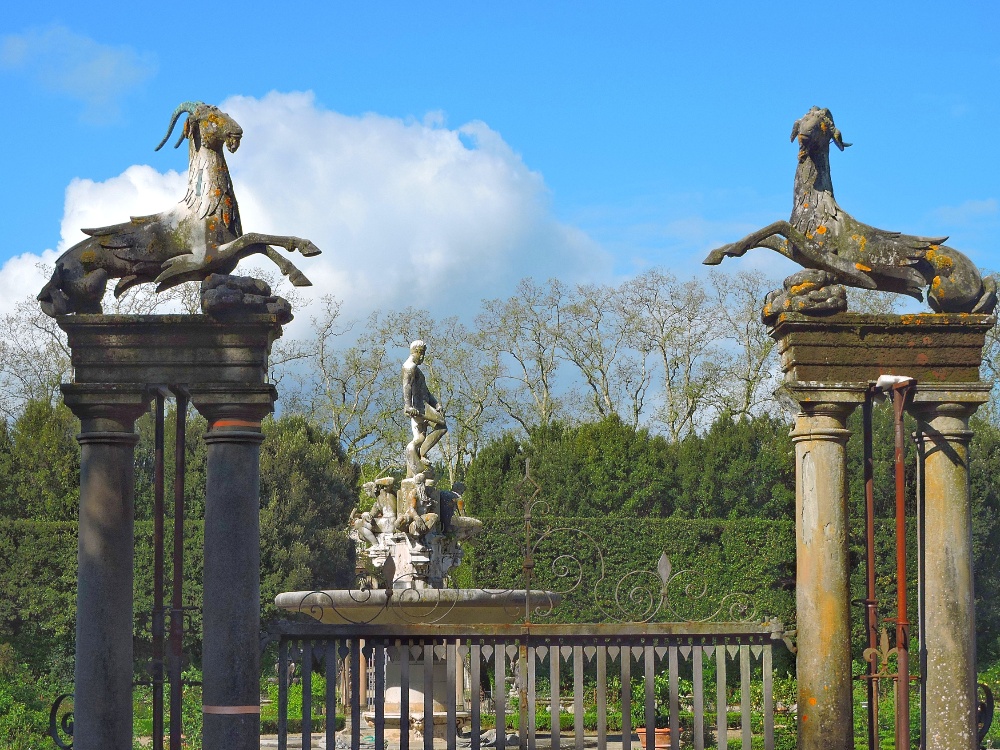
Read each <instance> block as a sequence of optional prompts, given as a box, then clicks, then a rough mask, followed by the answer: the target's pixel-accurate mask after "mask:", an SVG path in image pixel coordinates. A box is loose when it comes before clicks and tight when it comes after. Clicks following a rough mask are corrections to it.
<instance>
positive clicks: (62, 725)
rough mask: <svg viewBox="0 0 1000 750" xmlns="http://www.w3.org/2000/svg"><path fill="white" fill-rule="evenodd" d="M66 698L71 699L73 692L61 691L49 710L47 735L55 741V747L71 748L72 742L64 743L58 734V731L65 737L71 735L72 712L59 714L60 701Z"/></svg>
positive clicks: (65, 749) (66, 749) (69, 749)
mask: <svg viewBox="0 0 1000 750" xmlns="http://www.w3.org/2000/svg"><path fill="white" fill-rule="evenodd" d="M67 698H69V699H70V700H72V698H73V694H72V693H63V694H62V695H60V696H59V697H58V698H56V700H55V702H54V703H53V704H52V708H51V709H50V710H49V737H51V738H52V741H53V742H55V743H56V747H59V748H62V750H73V743H72V742H69V743H66V742H65V741H64V740H63V739H62V737H61V736H60V732H61V733H62V734H64V735H65V736H67V737H72V736H73V712H72V711H66V712H65V713H63V714H62V716H61V717H60V715H59V709H60V707H62V702H63V701H64V700H66V699H67Z"/></svg>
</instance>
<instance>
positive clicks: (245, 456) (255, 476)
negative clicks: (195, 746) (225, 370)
mask: <svg viewBox="0 0 1000 750" xmlns="http://www.w3.org/2000/svg"><path fill="white" fill-rule="evenodd" d="M190 393H191V401H192V403H193V404H194V406H195V408H197V409H198V411H199V412H201V413H202V415H203V416H205V418H206V419H208V424H209V429H208V434H206V435H205V442H207V443H208V481H207V486H206V489H205V581H204V605H203V608H202V620H203V623H204V640H203V643H202V654H203V656H202V672H203V677H202V680H203V682H202V702H203V704H204V707H203V710H204V714H205V724H204V730H203V738H204V745H205V747H206V748H212V749H213V750H214V749H216V748H218V749H219V750H221V749H222V748H226V749H227V750H228V748H237V749H239V750H256V749H257V748H258V747H259V746H260V518H259V512H260V444H261V443H262V442H263V440H264V436H263V434H261V431H260V421H261V419H263V418H264V417H265V416H266V415H267V414H270V413H271V411H272V409H273V404H274V400H275V398H277V393H276V391H275V389H274V386H272V385H260V386H244V387H239V388H237V387H234V386H213V387H211V388H205V387H194V386H192V387H191V389H190Z"/></svg>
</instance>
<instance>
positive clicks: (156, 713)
mask: <svg viewBox="0 0 1000 750" xmlns="http://www.w3.org/2000/svg"><path fill="white" fill-rule="evenodd" d="M155 420H156V421H155V429H154V433H153V446H154V454H153V455H154V457H153V750H163V682H164V679H163V678H164V674H163V636H164V614H165V612H164V608H163V582H164V572H163V393H162V392H161V391H157V392H156V417H155Z"/></svg>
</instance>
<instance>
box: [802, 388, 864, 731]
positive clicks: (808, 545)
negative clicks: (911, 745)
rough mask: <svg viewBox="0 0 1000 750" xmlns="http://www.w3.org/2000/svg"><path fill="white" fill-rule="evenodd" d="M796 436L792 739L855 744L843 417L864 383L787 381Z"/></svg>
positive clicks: (846, 434) (858, 397) (859, 398)
mask: <svg viewBox="0 0 1000 750" xmlns="http://www.w3.org/2000/svg"><path fill="white" fill-rule="evenodd" d="M788 391H789V393H790V394H791V395H792V397H793V398H795V400H796V401H798V403H799V406H800V407H801V409H802V411H801V412H800V413H799V415H798V416H797V417H796V420H795V427H794V429H793V430H792V440H793V441H794V442H795V476H796V479H795V540H796V586H795V606H796V611H797V616H796V620H797V622H796V627H797V632H798V635H797V641H798V655H797V662H796V669H797V676H798V690H799V692H798V705H799V712H798V737H799V739H798V747H799V748H800V750H821V749H822V750H849V749H851V748H853V747H854V739H853V701H852V695H851V689H852V681H851V622H850V599H851V597H850V571H849V563H848V509H847V453H846V450H845V448H846V445H847V439H848V438H849V437H850V431H849V430H848V429H847V417H848V415H849V414H850V413H851V411H853V409H854V407H855V406H856V405H857V404H858V403H859V402H860V401H862V400H863V398H864V389H863V387H848V386H837V385H830V386H826V385H820V384H809V385H807V384H802V383H798V384H796V385H795V386H790V387H788Z"/></svg>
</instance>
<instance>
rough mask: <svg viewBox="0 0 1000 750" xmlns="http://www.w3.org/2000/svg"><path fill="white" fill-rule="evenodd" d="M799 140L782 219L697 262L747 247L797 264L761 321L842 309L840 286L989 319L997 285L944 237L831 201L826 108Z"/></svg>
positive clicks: (804, 123)
mask: <svg viewBox="0 0 1000 750" xmlns="http://www.w3.org/2000/svg"><path fill="white" fill-rule="evenodd" d="M791 140H792V141H795V140H798V142H799V155H798V158H799V165H798V168H797V169H796V170H795V202H794V206H793V208H792V216H791V218H790V219H789V220H788V221H776V222H774V223H773V224H769V225H768V226H766V227H764V228H762V229H758V230H757V231H756V232H752V233H750V234H748V235H747V236H746V237H744V238H743V239H741V240H739V241H738V242H733V243H731V244H728V245H724V246H722V247H720V248H717V249H715V250H713V251H712V252H711V253H709V255H708V257H707V258H705V260H704V263H706V264H708V265H717V264H719V263H721V262H722V260H723V259H724V258H726V257H738V256H741V255H743V254H744V253H745V252H746V251H747V250H749V249H751V248H754V247H766V248H770V249H771V250H775V251H777V252H779V253H781V254H782V255H784V256H785V257H787V258H790V259H791V260H793V261H795V262H796V263H798V264H799V265H802V266H804V267H805V268H806V269H809V270H806V271H800V272H798V273H796V274H793V275H792V276H789V277H788V278H787V279H785V282H784V288H783V289H780V290H777V291H774V292H771V293H770V294H768V296H767V298H766V300H765V302H764V311H763V318H764V322H765V323H773V322H774V321H775V320H776V318H777V317H778V315H780V314H781V313H782V312H786V311H792V312H803V313H807V314H808V313H812V314H822V313H832V312H841V311H843V310H846V309H847V298H846V293H845V290H844V288H843V286H841V285H845V284H846V285H847V286H852V287H859V288H861V289H878V290H882V291H889V292H898V293H900V294H907V295H909V296H911V297H915V298H916V299H918V300H923V289H924V287H927V301H928V303H929V304H930V306H931V309H932V310H934V311H935V312H956V313H963V312H964V313H990V312H992V311H993V308H994V307H996V303H997V290H996V281H995V280H994V279H992V278H989V277H987V278H985V279H984V278H983V277H982V276H981V274H980V273H979V270H978V269H977V268H976V266H975V265H973V263H972V261H970V260H969V259H968V258H967V257H966V256H965V255H963V254H962V253H960V252H959V251H958V250H955V249H954V248H950V247H948V246H946V245H945V244H944V242H945V240H947V239H948V238H947V237H915V236H912V235H908V234H901V233H899V232H887V231H885V230H882V229H876V228H875V227H871V226H868V225H867V224H862V223H861V222H860V221H858V220H857V219H855V218H854V217H853V216H851V215H850V214H848V213H847V212H846V211H844V209H842V208H841V207H840V206H839V205H838V204H837V201H836V199H835V198H834V197H833V182H832V181H831V179H830V143H831V142H832V143H833V144H834V145H835V146H836V147H837V148H838V149H840V150H841V151H843V150H844V149H845V148H847V147H848V146H850V145H851V144H849V143H844V139H843V137H842V136H841V133H840V130H838V129H837V127H836V125H834V123H833V115H831V114H830V110H828V109H820V108H819V107H813V108H812V109H810V110H809V111H808V112H807V113H806V114H805V115H804V116H803V117H802V118H801V119H800V120H798V121H796V123H795V125H794V126H793V127H792V138H791Z"/></svg>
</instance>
